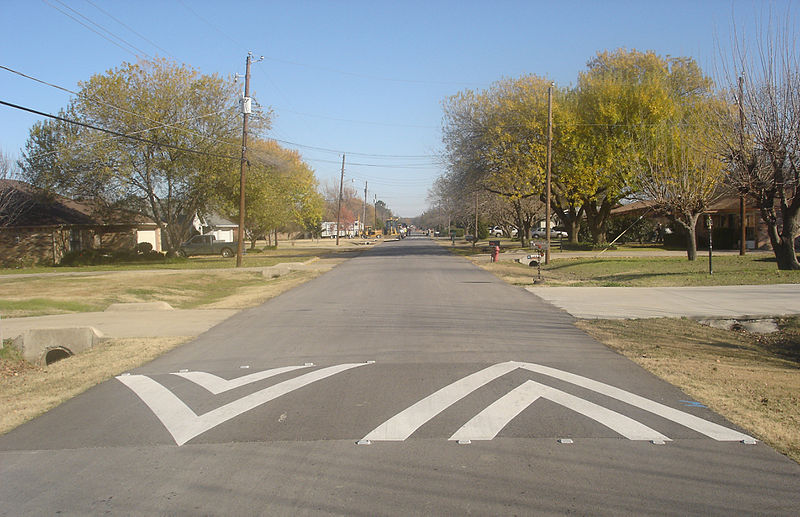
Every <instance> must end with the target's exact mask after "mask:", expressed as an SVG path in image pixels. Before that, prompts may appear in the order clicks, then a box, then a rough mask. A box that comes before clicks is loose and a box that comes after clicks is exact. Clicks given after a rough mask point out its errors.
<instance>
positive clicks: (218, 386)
mask: <svg viewBox="0 0 800 517" xmlns="http://www.w3.org/2000/svg"><path fill="white" fill-rule="evenodd" d="M300 368H308V366H284V367H281V368H272V369H271V370H264V371H262V372H256V373H251V374H250V375H243V376H241V377H237V378H235V379H231V380H227V379H223V378H222V377H218V376H216V375H214V374H212V373H206V372H177V373H173V374H172V375H177V376H179V377H183V378H184V379H187V380H190V381H192V382H193V383H195V384H197V385H199V386H202V387H203V388H205V389H207V390H208V391H210V392H211V393H213V394H214V395H219V394H220V393H224V392H226V391H229V390H232V389H234V388H239V387H241V386H244V385H246V384H250V383H252V382H257V381H260V380H264V379H268V378H270V377H274V376H275V375H280V374H282V373H286V372H291V371H294V370H299V369H300Z"/></svg>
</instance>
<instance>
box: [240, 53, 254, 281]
mask: <svg viewBox="0 0 800 517" xmlns="http://www.w3.org/2000/svg"><path fill="white" fill-rule="evenodd" d="M252 61H253V54H252V53H250V52H248V53H247V62H246V66H245V73H244V97H242V116H243V120H242V163H241V170H240V173H239V243H238V246H237V247H236V267H242V256H243V255H244V187H245V174H246V173H245V171H246V167H247V118H248V116H249V115H250V111H251V109H252V106H251V104H250V103H251V100H250V63H251V62H252Z"/></svg>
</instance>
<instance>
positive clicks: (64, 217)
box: [0, 180, 161, 266]
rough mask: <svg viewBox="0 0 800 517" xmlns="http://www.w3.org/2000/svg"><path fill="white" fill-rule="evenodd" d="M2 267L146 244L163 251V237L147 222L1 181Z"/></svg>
mask: <svg viewBox="0 0 800 517" xmlns="http://www.w3.org/2000/svg"><path fill="white" fill-rule="evenodd" d="M0 194H1V196H2V199H3V202H2V204H0V265H4V266H14V265H19V264H26V265H27V264H34V263H45V264H58V263H59V262H60V261H61V258H62V257H63V256H64V254H65V253H67V252H70V251H80V250H83V249H100V248H106V249H134V248H135V247H136V245H137V244H138V243H140V242H149V243H150V244H152V246H153V249H154V250H156V251H161V231H160V229H159V228H158V225H157V224H156V223H155V222H154V221H153V220H152V219H149V218H147V217H145V216H142V215H139V214H135V213H132V212H127V211H122V210H110V209H107V208H102V207H99V206H97V205H95V204H92V203H88V202H85V201H76V200H73V199H69V198H66V197H64V196H60V195H58V194H53V193H49V192H46V191H44V190H41V189H38V188H36V187H34V186H32V185H29V184H27V183H24V182H22V181H17V180H0Z"/></svg>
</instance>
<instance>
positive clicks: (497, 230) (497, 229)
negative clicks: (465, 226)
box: [489, 226, 517, 237]
mask: <svg viewBox="0 0 800 517" xmlns="http://www.w3.org/2000/svg"><path fill="white" fill-rule="evenodd" d="M489 235H491V236H493V237H502V236H504V235H507V234H506V232H505V230H503V227H502V226H490V227H489ZM516 235H517V229H516V228H514V227H513V226H512V227H511V237H515V236H516Z"/></svg>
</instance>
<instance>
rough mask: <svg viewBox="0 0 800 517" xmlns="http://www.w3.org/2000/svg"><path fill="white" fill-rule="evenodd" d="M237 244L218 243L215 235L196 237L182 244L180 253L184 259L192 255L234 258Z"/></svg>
mask: <svg viewBox="0 0 800 517" xmlns="http://www.w3.org/2000/svg"><path fill="white" fill-rule="evenodd" d="M237 244H238V243H237V242H225V241H218V240H216V239H215V238H214V236H213V235H195V236H194V237H192V238H191V239H189V240H188V241H186V242H184V243H183V244H181V247H180V248H179V249H178V253H179V254H180V255H182V256H184V257H190V256H192V255H222V256H223V257H226V258H227V257H232V256H233V255H234V254H235V252H236V249H237Z"/></svg>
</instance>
